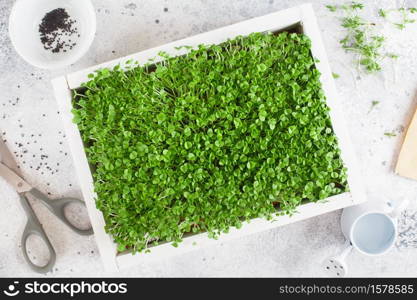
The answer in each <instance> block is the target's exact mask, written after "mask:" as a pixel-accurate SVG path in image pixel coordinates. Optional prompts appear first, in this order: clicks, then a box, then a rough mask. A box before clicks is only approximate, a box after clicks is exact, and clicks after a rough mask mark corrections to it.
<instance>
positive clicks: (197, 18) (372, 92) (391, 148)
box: [0, 0, 417, 277]
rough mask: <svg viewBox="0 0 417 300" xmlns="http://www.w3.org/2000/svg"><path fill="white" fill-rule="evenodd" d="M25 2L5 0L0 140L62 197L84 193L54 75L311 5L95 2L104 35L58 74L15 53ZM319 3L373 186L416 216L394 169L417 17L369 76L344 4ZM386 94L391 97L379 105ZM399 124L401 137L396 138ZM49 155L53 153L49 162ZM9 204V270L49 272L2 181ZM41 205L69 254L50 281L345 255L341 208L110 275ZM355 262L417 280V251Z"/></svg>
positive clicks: (83, 241) (0, 229)
mask: <svg viewBox="0 0 417 300" xmlns="http://www.w3.org/2000/svg"><path fill="white" fill-rule="evenodd" d="M13 2H14V1H11V0H0V71H1V72H0V87H1V92H0V135H2V138H4V139H6V140H7V144H8V146H9V148H10V149H11V150H12V151H16V154H17V160H18V162H19V165H20V166H21V168H22V171H23V173H24V176H25V178H26V179H27V180H28V181H29V182H30V183H32V184H34V185H35V186H36V187H38V188H39V189H40V190H42V191H43V192H46V193H50V195H51V197H53V198H54V197H60V196H64V195H65V196H73V197H81V193H80V189H79V185H78V182H77V178H76V175H75V172H74V168H73V165H72V162H71V157H70V154H69V149H68V144H67V142H66V140H65V136H64V133H63V127H62V124H61V122H60V119H59V114H58V108H57V105H56V103H55V99H54V97H53V94H52V92H51V84H50V79H51V78H53V77H55V76H57V75H61V74H65V73H68V72H70V71H75V70H79V69H82V68H84V67H87V66H91V65H94V64H97V63H101V62H104V61H107V60H110V59H113V58H117V57H120V56H124V55H127V54H130V53H134V52H138V51H140V50H144V49H147V48H150V47H153V46H157V45H161V44H164V43H166V42H169V41H173V40H177V39H180V38H184V37H187V36H191V35H194V34H197V33H201V32H205V31H208V30H212V29H215V28H219V27H221V26H224V25H228V24H232V23H235V22H238V21H242V20H245V19H248V18H252V17H256V16H261V15H264V14H267V13H270V12H274V11H277V10H279V9H282V8H287V7H290V6H295V5H297V4H300V3H304V2H306V1H301V0H294V1H285V0H282V1H279V0H275V1H274V0H242V1H238V0H234V1H215V0H175V1H174V0H171V1H164V0H152V1H150V0H148V1H142V0H121V1H111V0H94V1H93V4H94V6H95V9H96V13H97V34H96V38H95V41H94V43H93V45H92V47H91V49H90V50H89V52H88V53H87V54H86V55H85V56H84V57H83V58H82V59H81V60H80V61H78V62H77V63H76V64H74V65H72V66H70V67H68V68H66V69H63V70H59V71H53V72H49V71H44V70H39V69H36V68H34V67H31V66H30V65H28V64H27V63H26V62H24V61H23V60H22V59H21V58H20V57H19V56H18V55H17V54H16V52H15V51H14V49H13V47H12V45H11V43H10V40H9V37H8V31H7V30H8V26H7V22H8V16H9V12H10V9H11V6H12V4H13ZM310 2H313V4H314V8H315V11H316V14H317V16H318V21H319V26H320V28H321V32H322V34H323V38H324V42H325V46H326V49H327V51H328V56H329V61H330V64H331V67H332V70H333V72H335V73H338V74H339V75H340V78H339V79H337V80H336V84H337V88H338V90H339V93H340V99H337V100H338V101H340V102H341V107H342V108H343V110H344V112H345V117H346V120H347V122H348V128H349V131H350V135H351V137H352V141H353V143H354V146H355V151H356V154H357V156H358V159H359V161H360V164H361V169H362V173H363V181H364V183H365V184H366V187H367V193H368V195H369V197H370V198H372V199H376V200H381V201H382V199H384V198H390V199H393V200H396V201H401V200H402V199H405V198H408V199H410V201H411V204H410V207H409V209H410V212H412V211H413V209H415V208H416V207H417V204H416V202H417V182H413V181H411V180H407V179H404V178H400V177H398V176H396V175H394V174H393V167H394V164H395V161H396V158H397V154H398V151H399V147H400V145H401V142H402V140H403V138H404V128H405V127H406V126H407V124H408V122H409V121H410V118H411V113H412V111H413V110H414V109H415V108H416V106H417V97H416V91H417V76H416V71H417V24H411V25H409V26H408V27H407V29H406V30H403V31H399V30H397V29H395V28H393V26H391V25H389V24H387V25H386V26H384V28H383V29H382V30H383V32H384V34H385V35H386V36H387V38H388V42H387V48H388V50H389V51H390V52H395V53H397V54H398V55H399V56H400V57H399V59H398V60H396V61H395V62H391V61H386V62H385V63H384V70H383V71H382V72H380V73H378V74H377V75H371V76H369V75H363V74H360V73H358V72H357V70H356V69H355V67H354V64H353V62H352V60H353V57H352V55H351V54H346V53H344V51H342V50H341V49H340V47H339V44H338V41H339V40H340V39H341V37H342V35H343V33H342V30H341V28H340V26H339V25H338V21H337V18H336V17H335V15H334V14H332V13H331V12H329V11H328V10H327V9H326V8H325V7H324V4H328V3H332V2H336V1H332V0H328V1H310ZM362 2H364V3H365V4H366V5H367V7H368V9H369V16H371V17H373V16H375V15H376V11H377V8H379V7H388V6H390V5H391V6H392V5H401V3H402V2H403V1H388V0H384V1H362ZM393 2H394V3H393ZM409 2H410V1H409ZM412 2H413V1H411V3H412ZM165 8H167V9H165ZM374 100H376V101H380V104H379V105H377V106H376V107H375V108H374V109H373V110H371V111H370V107H371V102H372V101H374ZM392 131H394V132H396V134H397V136H396V137H391V138H390V137H387V136H385V135H384V133H385V132H392ZM3 133H5V134H3ZM19 143H21V144H22V146H20V147H19ZM26 150H27V151H26ZM42 154H43V155H47V157H44V159H41V155H42ZM46 162H47V165H45V163H46ZM40 163H42V165H40ZM31 166H32V168H31ZM38 166H39V168H37V167H38ZM48 166H49V167H51V168H52V170H50V169H48V168H47V167H48ZM56 170H58V171H56ZM52 172H53V174H52ZM0 205H1V209H0V276H37V275H38V274H36V273H33V272H32V271H31V270H30V269H29V268H28V266H27V265H26V264H25V262H24V260H23V256H22V253H21V249H20V247H21V245H20V236H21V234H22V231H23V228H24V225H25V220H26V219H25V218H26V217H25V215H24V212H23V210H22V209H21V207H20V205H19V203H18V198H17V195H16V193H15V192H14V191H13V190H12V189H11V188H10V187H9V186H8V185H7V184H6V183H5V182H4V181H3V180H2V179H0ZM34 207H35V209H36V211H37V213H38V215H39V217H40V219H41V221H42V223H43V224H44V227H45V230H46V232H47V234H48V235H49V237H50V239H51V241H52V244H53V245H54V247H55V249H56V252H57V257H58V259H57V262H56V267H55V269H54V270H53V272H52V273H49V274H48V275H47V276H150V277H154V276H156V277H160V276H180V277H181V276H209V277H210V276H283V277H286V276H294V277H295V276H311V277H320V276H324V273H323V270H322V267H321V264H322V262H323V260H324V259H326V258H327V257H328V256H331V255H334V254H337V253H338V251H340V250H341V248H342V246H343V242H344V238H343V236H342V233H341V230H340V222H339V219H340V213H341V212H340V211H336V212H333V213H329V214H325V215H321V216H319V217H316V218H312V219H309V220H306V221H302V222H298V223H294V224H291V225H287V226H284V227H281V228H277V229H274V230H269V231H266V232H263V233H260V234H256V235H252V236H249V237H245V238H241V239H238V240H233V241H229V242H227V243H221V244H220V243H219V244H217V245H216V246H212V247H208V248H205V249H203V250H197V251H194V252H191V253H189V254H186V255H183V256H178V257H175V258H173V259H169V260H161V261H158V262H154V263H149V264H142V265H138V266H134V267H132V268H130V269H126V270H123V271H120V272H119V273H106V272H105V271H104V270H103V268H102V266H101V262H100V257H99V254H98V252H97V248H96V245H95V242H94V238H93V237H80V236H77V235H76V234H74V233H72V232H71V231H69V230H68V229H67V228H66V227H65V226H64V225H62V224H61V223H60V222H59V221H57V220H56V219H55V218H54V217H53V216H52V215H51V214H49V213H48V212H47V211H45V209H44V208H43V207H39V205H36V203H34ZM347 263H348V265H349V270H350V271H349V275H350V276H417V249H401V250H399V249H393V250H392V251H391V252H389V253H387V254H385V255H383V256H378V257H372V258H369V257H365V256H363V255H361V254H359V253H357V252H353V253H352V254H351V255H350V256H349V257H348V259H347Z"/></svg>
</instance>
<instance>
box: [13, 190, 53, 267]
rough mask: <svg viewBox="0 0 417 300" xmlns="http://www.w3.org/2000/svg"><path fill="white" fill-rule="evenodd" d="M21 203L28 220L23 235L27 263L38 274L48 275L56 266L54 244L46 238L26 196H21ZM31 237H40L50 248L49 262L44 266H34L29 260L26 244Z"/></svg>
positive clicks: (24, 255) (23, 249) (24, 254)
mask: <svg viewBox="0 0 417 300" xmlns="http://www.w3.org/2000/svg"><path fill="white" fill-rule="evenodd" d="M20 202H21V204H22V207H23V209H24V210H25V212H26V215H27V219H28V220H27V223H26V227H25V230H24V231H23V235H22V251H23V257H24V258H25V260H26V262H27V263H28V264H29V266H30V268H31V269H32V270H33V271H35V272H38V273H47V272H49V271H50V270H51V269H52V267H53V266H54V264H55V260H56V253H55V250H54V248H53V247H52V244H51V242H50V241H49V239H48V237H47V236H46V234H45V231H44V230H43V228H42V225H41V223H39V221H38V218H37V217H36V215H35V213H34V211H33V209H32V207H31V206H30V204H29V201H28V199H27V198H26V196H24V195H20ZM31 235H37V236H38V237H40V238H41V239H42V241H43V242H44V243H45V245H46V246H47V247H48V251H49V261H48V262H47V263H46V264H45V265H43V266H38V265H36V264H34V263H33V262H32V260H31V259H30V258H29V255H28V251H27V246H26V243H27V240H28V238H29V237H30V236H31Z"/></svg>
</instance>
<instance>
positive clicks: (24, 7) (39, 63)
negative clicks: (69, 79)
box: [9, 0, 96, 69]
mask: <svg viewBox="0 0 417 300" xmlns="http://www.w3.org/2000/svg"><path fill="white" fill-rule="evenodd" d="M56 8H64V9H65V10H66V11H67V13H68V14H69V16H70V17H71V18H72V19H74V20H76V21H77V23H76V24H74V25H75V26H76V27H77V29H78V34H79V35H80V36H79V37H78V34H75V35H73V36H71V37H70V38H71V41H72V42H74V41H75V42H76V45H75V46H73V48H72V49H67V51H66V52H64V51H59V52H58V53H52V51H51V50H46V49H44V45H43V44H42V43H41V40H40V33H39V24H41V22H42V18H43V17H44V16H45V14H46V13H48V12H50V11H52V10H54V9H56ZM95 32H96V14H95V12H94V7H93V5H92V4H91V2H90V0H17V1H16V3H15V4H14V6H13V8H12V11H11V14H10V18H9V34H10V39H11V41H12V44H13V46H14V48H15V49H16V51H17V53H19V55H20V56H21V57H22V58H23V59H24V60H26V61H27V62H28V63H30V64H32V65H34V66H36V67H38V68H43V69H57V68H62V67H65V66H68V65H70V64H72V63H74V62H75V61H77V60H78V59H79V58H81V57H82V56H83V55H84V54H85V53H86V52H87V50H88V48H89V47H90V46H91V43H92V42H93V40H94V35H95Z"/></svg>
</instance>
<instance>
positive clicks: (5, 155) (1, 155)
mask: <svg viewBox="0 0 417 300" xmlns="http://www.w3.org/2000/svg"><path fill="white" fill-rule="evenodd" d="M0 162H3V163H4V164H5V165H6V166H8V167H9V169H12V170H13V171H14V172H15V173H17V174H18V175H19V176H20V170H19V168H18V167H17V163H16V161H15V160H14V157H13V155H12V153H11V152H10V151H9V149H7V146H6V144H5V143H4V142H3V139H2V138H0Z"/></svg>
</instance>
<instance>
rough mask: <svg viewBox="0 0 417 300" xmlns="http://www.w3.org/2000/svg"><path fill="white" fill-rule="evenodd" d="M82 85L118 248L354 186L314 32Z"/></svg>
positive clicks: (237, 45)
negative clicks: (314, 52) (315, 52)
mask: <svg viewBox="0 0 417 300" xmlns="http://www.w3.org/2000/svg"><path fill="white" fill-rule="evenodd" d="M161 55H162V56H164V57H165V58H166V59H165V60H164V61H163V62H161V63H158V64H156V65H153V66H152V65H146V66H142V67H138V66H136V65H132V67H131V68H130V70H128V71H126V72H124V71H122V70H120V69H119V68H118V67H117V68H116V69H114V70H106V69H105V70H101V71H99V72H98V73H97V74H96V75H95V76H94V77H93V76H92V79H91V80H90V81H89V82H88V83H86V84H85V85H84V87H85V91H83V92H82V93H81V94H80V92H79V93H75V97H74V105H75V109H74V115H75V117H74V121H75V122H76V123H77V124H78V127H79V129H80V131H81V134H82V138H83V141H84V143H85V150H86V152H87V156H88V160H89V162H90V164H91V165H92V166H93V167H94V168H93V169H94V171H93V177H94V180H95V191H96V192H97V195H98V199H97V207H98V208H99V209H100V210H101V211H102V212H103V214H104V218H105V220H106V230H107V232H109V233H110V234H111V235H112V236H113V237H114V239H115V241H116V242H117V244H118V245H119V249H120V250H123V249H125V248H130V249H133V250H134V251H141V250H144V249H146V248H147V247H148V246H149V245H150V244H151V243H153V244H155V243H158V242H165V241H173V242H174V244H176V243H177V242H179V241H181V238H182V236H183V235H184V234H185V233H189V232H193V233H196V232H202V231H207V232H209V235H210V236H216V235H217V234H219V233H220V232H226V231H227V230H228V229H229V228H230V227H231V226H237V227H239V226H240V225H241V224H242V222H243V221H245V220H249V219H251V218H255V217H265V218H271V216H272V214H274V213H276V212H277V208H279V210H280V211H282V213H291V212H294V210H295V209H296V207H297V206H298V205H299V204H301V202H302V201H309V202H311V201H313V202H315V201H317V200H320V199H324V198H327V197H329V196H332V195H335V194H339V193H341V192H344V191H346V190H347V181H346V170H345V168H344V167H343V163H342V161H341V159H340V155H339V149H338V144H337V138H336V136H335V135H334V133H333V130H332V127H331V123H330V118H329V115H328V110H329V109H328V107H327V106H326V103H325V99H324V95H323V93H322V90H321V85H320V82H319V76H320V74H319V72H318V71H317V69H316V68H315V66H314V60H313V58H312V56H311V53H310V40H309V39H308V38H307V37H306V36H304V35H300V34H287V33H281V34H278V35H273V34H260V33H255V34H251V35H250V36H248V37H237V38H235V39H233V40H230V41H227V42H225V43H223V44H221V45H217V46H200V47H199V48H198V49H194V50H191V51H190V53H189V54H188V55H186V56H180V57H167V56H166V54H161Z"/></svg>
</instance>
